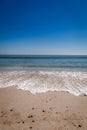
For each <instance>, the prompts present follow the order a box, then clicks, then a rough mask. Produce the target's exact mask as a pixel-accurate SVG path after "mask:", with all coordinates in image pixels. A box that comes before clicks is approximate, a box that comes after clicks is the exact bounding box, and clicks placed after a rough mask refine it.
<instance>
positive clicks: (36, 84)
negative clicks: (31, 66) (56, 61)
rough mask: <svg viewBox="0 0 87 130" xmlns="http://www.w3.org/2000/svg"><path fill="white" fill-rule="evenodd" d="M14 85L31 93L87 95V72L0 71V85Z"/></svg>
mask: <svg viewBox="0 0 87 130" xmlns="http://www.w3.org/2000/svg"><path fill="white" fill-rule="evenodd" d="M10 86H16V87H17V88H18V89H22V90H28V91H30V92H31V93H34V94H35V93H43V92H47V91H67V92H69V93H71V94H74V95H76V96H79V95H87V72H76V71H74V72H73V71H7V72H5V71H4V72H0V87H10Z"/></svg>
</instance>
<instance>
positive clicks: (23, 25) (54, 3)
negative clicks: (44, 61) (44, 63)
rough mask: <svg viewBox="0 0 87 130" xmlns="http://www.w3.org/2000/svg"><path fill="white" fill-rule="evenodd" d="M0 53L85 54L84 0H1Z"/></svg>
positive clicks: (86, 21)
mask: <svg viewBox="0 0 87 130" xmlns="http://www.w3.org/2000/svg"><path fill="white" fill-rule="evenodd" d="M0 54H41V55H44V54H45V55H46V54H48V55H49V54H51V55H52V54H53V55H87V0H0Z"/></svg>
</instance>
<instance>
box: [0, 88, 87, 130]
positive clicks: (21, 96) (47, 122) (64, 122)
mask: <svg viewBox="0 0 87 130" xmlns="http://www.w3.org/2000/svg"><path fill="white" fill-rule="evenodd" d="M29 129H32V130H87V96H74V95H72V94H70V93H67V92H56V91H54V92H47V93H38V94H32V93H30V92H29V91H23V90H20V89H17V88H16V87H14V86H11V87H7V88H0V130H29Z"/></svg>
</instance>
